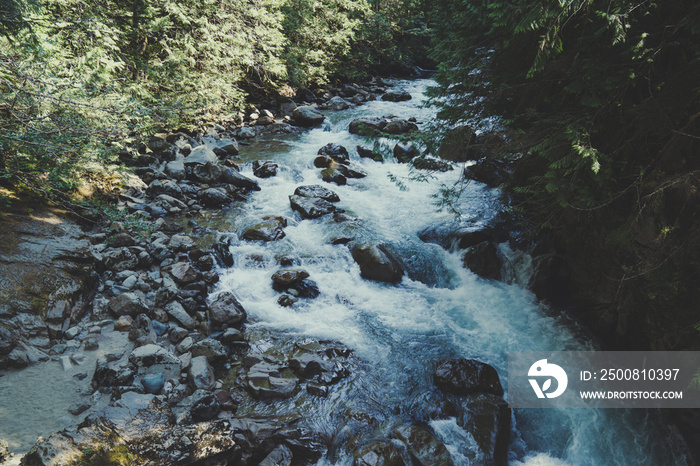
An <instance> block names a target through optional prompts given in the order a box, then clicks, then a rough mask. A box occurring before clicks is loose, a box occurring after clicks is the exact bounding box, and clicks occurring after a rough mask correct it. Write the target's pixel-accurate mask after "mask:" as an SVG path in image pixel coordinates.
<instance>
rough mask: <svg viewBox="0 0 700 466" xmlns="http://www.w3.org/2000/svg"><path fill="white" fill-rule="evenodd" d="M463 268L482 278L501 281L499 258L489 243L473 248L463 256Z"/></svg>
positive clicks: (494, 248) (492, 245) (493, 246)
mask: <svg viewBox="0 0 700 466" xmlns="http://www.w3.org/2000/svg"><path fill="white" fill-rule="evenodd" d="M463 261H464V266H465V267H466V268H468V269H469V270H471V271H472V272H474V273H475V274H477V275H479V276H480V277H482V278H487V279H490V280H500V279H501V267H502V263H501V256H500V254H499V253H498V249H497V248H496V246H495V245H494V244H493V243H492V242H490V241H483V242H481V243H479V244H477V245H476V246H473V247H471V248H470V249H469V251H467V252H466V253H465V254H464V259H463Z"/></svg>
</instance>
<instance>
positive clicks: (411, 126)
mask: <svg viewBox="0 0 700 466" xmlns="http://www.w3.org/2000/svg"><path fill="white" fill-rule="evenodd" d="M383 131H384V132H385V133H388V134H406V133H412V132H414V131H418V125H416V124H415V123H411V122H410V121H408V120H404V119H401V118H397V119H396V120H391V121H390V122H388V123H387V124H386V126H384V129H383Z"/></svg>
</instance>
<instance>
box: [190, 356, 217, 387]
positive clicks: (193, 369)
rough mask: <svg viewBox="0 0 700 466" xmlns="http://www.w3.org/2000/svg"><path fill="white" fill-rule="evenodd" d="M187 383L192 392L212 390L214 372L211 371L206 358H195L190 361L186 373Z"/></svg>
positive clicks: (214, 382)
mask: <svg viewBox="0 0 700 466" xmlns="http://www.w3.org/2000/svg"><path fill="white" fill-rule="evenodd" d="M187 381H188V382H189V384H190V388H192V390H212V389H214V385H215V384H216V379H215V377H214V371H213V370H212V368H211V366H210V365H209V362H208V361H207V358H206V356H197V357H194V358H192V361H190V367H189V369H188V371H187Z"/></svg>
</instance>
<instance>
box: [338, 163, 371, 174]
mask: <svg viewBox="0 0 700 466" xmlns="http://www.w3.org/2000/svg"><path fill="white" fill-rule="evenodd" d="M336 170H338V172H340V173H341V174H342V175H343V176H344V177H345V178H365V177H366V176H367V175H369V173H367V172H366V171H365V170H364V169H363V168H361V167H358V166H357V165H355V164H352V163H350V164H347V165H340V166H338V167H337V168H336Z"/></svg>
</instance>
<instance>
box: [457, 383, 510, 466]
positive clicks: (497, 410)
mask: <svg viewBox="0 0 700 466" xmlns="http://www.w3.org/2000/svg"><path fill="white" fill-rule="evenodd" d="M510 418H511V413H510V408H509V407H508V403H507V402H506V401H504V400H503V399H502V398H500V397H497V396H494V395H490V394H482V395H479V396H477V397H476V398H474V399H471V400H469V401H467V403H466V405H465V409H464V411H463V412H462V413H460V415H459V417H458V419H457V424H459V426H460V427H462V428H463V429H464V430H465V431H467V432H469V433H470V434H471V435H472V437H474V440H476V443H477V445H478V446H479V449H480V450H481V452H482V453H483V455H484V464H494V465H505V464H507V462H508V447H509V444H510V431H511V425H510V423H511V419H510Z"/></svg>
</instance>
